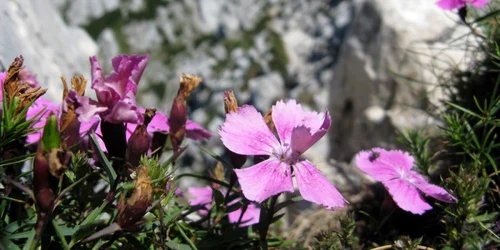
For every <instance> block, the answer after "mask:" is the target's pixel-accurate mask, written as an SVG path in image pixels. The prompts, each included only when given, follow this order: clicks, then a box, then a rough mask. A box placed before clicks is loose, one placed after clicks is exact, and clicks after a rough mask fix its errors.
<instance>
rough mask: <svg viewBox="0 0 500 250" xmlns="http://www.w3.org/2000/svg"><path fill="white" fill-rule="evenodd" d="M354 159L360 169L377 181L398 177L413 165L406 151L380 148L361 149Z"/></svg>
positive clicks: (408, 170)
mask: <svg viewBox="0 0 500 250" xmlns="http://www.w3.org/2000/svg"><path fill="white" fill-rule="evenodd" d="M355 161H356V166H357V167H358V168H359V169H360V170H361V171H363V172H365V173H366V174H368V175H369V176H371V177H373V178H374V179H375V180H377V181H386V180H390V179H394V178H400V177H401V176H402V175H404V174H405V173H408V172H410V170H411V168H412V166H413V157H412V156H411V155H410V154H408V153H407V152H403V151H399V150H391V151H387V150H385V149H382V148H373V149H372V150H370V151H361V152H359V153H358V154H357V155H356V160H355Z"/></svg>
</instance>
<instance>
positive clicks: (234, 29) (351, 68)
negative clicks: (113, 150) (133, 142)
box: [0, 0, 474, 197]
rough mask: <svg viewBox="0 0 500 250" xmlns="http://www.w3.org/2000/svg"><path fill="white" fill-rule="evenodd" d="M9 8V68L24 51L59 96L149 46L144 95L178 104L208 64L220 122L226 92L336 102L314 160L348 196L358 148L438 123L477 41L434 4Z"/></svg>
mask: <svg viewBox="0 0 500 250" xmlns="http://www.w3.org/2000/svg"><path fill="white" fill-rule="evenodd" d="M0 13H2V14H1V15H0V27H1V28H0V30H1V31H2V35H1V36H0V67H4V68H5V67H7V66H8V64H9V63H10V62H11V61H12V59H13V58H14V57H15V56H17V55H19V54H22V55H23V56H24V57H25V58H26V60H25V61H26V62H27V65H28V67H29V68H30V69H32V70H33V71H34V72H35V73H36V74H37V75H38V79H39V81H40V82H41V84H42V85H44V86H45V87H49V92H48V96H49V97H50V98H51V99H54V100H58V99H59V98H60V97H59V96H60V95H61V93H60V92H61V88H60V86H61V85H60V81H59V76H60V75H62V74H64V75H66V76H68V77H69V76H71V75H73V74H76V73H79V74H83V75H84V76H86V77H87V78H88V77H89V63H88V57H89V56H91V55H94V54H97V55H98V57H99V58H100V60H101V65H102V66H103V67H104V68H105V71H109V70H110V69H109V67H110V60H111V58H112V57H114V56H115V55H117V54H120V53H136V54H141V53H149V54H150V61H149V64H148V67H147V69H146V72H145V75H144V77H143V79H142V80H141V84H140V95H139V98H140V100H139V103H140V104H142V105H143V106H156V107H159V108H160V110H163V111H168V110H169V107H170V103H171V100H172V98H173V96H174V94H175V92H176V90H177V82H178V78H179V75H180V73H181V72H187V73H191V74H198V75H200V76H202V77H203V78H204V84H203V86H202V87H201V88H200V89H199V90H197V93H195V95H194V98H193V99H192V100H191V102H190V107H191V118H192V119H193V120H195V121H197V122H199V123H201V124H203V125H204V126H206V127H207V128H208V129H209V130H211V131H213V132H216V131H217V128H218V126H219V125H220V124H221V123H222V122H223V117H224V116H223V112H224V109H223V104H222V100H223V99H222V91H223V90H225V89H227V88H232V89H233V90H234V91H235V93H236V95H237V98H238V100H239V102H240V104H246V103H248V104H253V105H255V106H256V107H257V108H258V109H260V110H261V111H263V112H265V111H266V110H267V109H269V108H270V106H271V105H272V104H273V103H274V102H275V101H276V100H279V99H282V98H295V99H297V100H298V101H299V102H300V103H302V104H305V106H306V107H307V108H309V109H314V110H325V109H329V110H330V112H331V114H332V116H333V119H334V124H333V126H332V128H331V129H330V134H329V136H328V137H329V138H328V139H323V140H321V141H320V143H319V144H317V145H316V146H315V147H314V148H313V149H311V150H309V151H308V153H307V156H308V157H310V158H312V159H313V161H314V162H316V163H317V165H318V166H319V167H320V168H321V170H322V171H323V172H324V173H325V174H326V175H327V176H329V177H330V178H331V179H332V181H334V182H335V183H336V186H337V187H339V189H341V192H342V193H343V194H345V195H347V196H348V197H349V195H348V194H352V195H354V194H356V193H358V192H359V190H360V189H361V185H362V182H361V178H360V176H359V175H357V173H356V172H355V171H354V170H353V168H352V167H351V166H350V165H349V164H348V163H349V162H350V161H351V159H352V157H353V156H354V154H355V153H356V152H358V151H359V150H361V149H368V148H371V147H374V146H382V147H389V148H392V147H396V146H397V144H396V140H395V135H396V132H397V131H399V132H404V131H405V130H406V129H408V128H413V129H430V130H432V128H433V127H435V126H436V125H438V124H439V120H436V119H435V118H433V117H432V116H431V115H429V111H436V110H439V108H440V107H441V105H440V100H442V99H443V98H444V96H443V93H442V90H441V89H440V88H439V86H437V85H436V82H437V80H438V78H439V77H441V76H442V74H443V72H445V71H446V70H449V69H450V68H454V67H463V66H466V65H467V64H468V63H469V62H468V61H466V60H465V59H464V57H465V55H466V51H467V46H471V45H474V41H469V40H468V39H467V35H466V34H467V33H468V32H469V30H468V29H467V28H465V27H464V26H462V25H460V22H459V21H458V17H457V16H456V14H454V13H452V12H444V11H442V10H440V9H438V8H437V7H436V6H435V0H352V1H347V0H345V1H341V0H329V1H322V0H255V1H247V0H231V1H224V0H183V1H167V0H157V1H155V0H71V1H70V0H6V1H5V3H3V4H2V5H0ZM457 38H460V39H457ZM450 48H451V49H450ZM89 93H90V91H89ZM216 137H217V136H216ZM208 144H209V146H210V147H211V148H212V149H214V150H215V151H216V152H219V153H221V152H222V149H221V147H220V146H221V144H220V142H219V140H218V138H214V139H213V140H211V141H210V142H208ZM190 150H196V149H195V147H192V148H191V149H190ZM194 155H198V156H197V157H201V156H199V155H200V154H194ZM194 160H195V164H193V165H194V166H196V167H194V168H193V169H191V170H192V171H199V170H201V169H202V168H203V167H204V165H206V163H204V161H205V160H206V159H202V158H196V159H194ZM203 163H204V164H203ZM332 165H336V166H337V167H336V168H334V167H332Z"/></svg>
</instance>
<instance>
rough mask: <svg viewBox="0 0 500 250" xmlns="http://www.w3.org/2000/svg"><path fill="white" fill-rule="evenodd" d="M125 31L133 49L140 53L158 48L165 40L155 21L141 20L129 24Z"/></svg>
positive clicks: (128, 42)
mask: <svg viewBox="0 0 500 250" xmlns="http://www.w3.org/2000/svg"><path fill="white" fill-rule="evenodd" d="M123 31H124V32H125V34H126V37H127V44H128V45H129V46H130V48H131V50H132V51H134V52H136V53H140V52H148V51H155V50H158V49H159V48H160V46H161V43H162V41H163V39H162V37H161V36H160V33H159V32H158V28H157V27H156V23H155V22H154V21H141V22H134V23H130V24H127V25H126V26H125V27H124V28H123Z"/></svg>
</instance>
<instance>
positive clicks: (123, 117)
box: [0, 55, 212, 151]
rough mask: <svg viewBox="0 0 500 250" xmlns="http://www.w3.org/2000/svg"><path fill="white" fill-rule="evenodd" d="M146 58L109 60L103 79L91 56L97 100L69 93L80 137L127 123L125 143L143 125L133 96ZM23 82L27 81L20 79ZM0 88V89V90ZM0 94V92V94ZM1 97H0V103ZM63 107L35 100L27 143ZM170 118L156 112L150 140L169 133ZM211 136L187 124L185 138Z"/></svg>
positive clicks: (37, 136)
mask: <svg viewBox="0 0 500 250" xmlns="http://www.w3.org/2000/svg"><path fill="white" fill-rule="evenodd" d="M147 61H148V56H147V55H143V56H136V55H120V56H117V57H115V58H113V60H112V66H113V69H114V70H113V71H112V72H111V73H110V74H109V75H107V76H103V73H102V68H101V66H100V64H99V62H98V61H97V58H96V57H95V56H93V57H90V64H91V73H92V74H91V75H92V85H91V87H92V89H94V90H95V91H96V96H97V101H95V100H92V99H90V98H88V97H85V96H78V95H71V94H72V93H74V91H73V90H70V92H69V94H68V97H67V98H72V99H73V100H72V102H73V103H76V106H77V108H76V113H77V115H78V120H79V121H80V122H81V125H80V135H81V136H82V137H83V135H86V134H88V133H89V132H91V131H95V132H96V134H98V135H99V136H102V132H101V129H100V126H99V124H100V122H101V121H107V122H110V123H125V124H126V128H127V130H126V139H127V140H128V139H129V138H130V136H131V135H132V133H133V132H134V130H135V128H136V127H137V125H138V124H139V125H140V124H142V123H143V122H144V118H143V114H144V112H145V109H144V108H141V107H138V106H137V104H136V94H137V87H138V84H139V80H140V78H141V76H142V74H143V72H144V70H145V67H146V65H147ZM5 75H6V73H5V72H0V84H3V80H4V78H5ZM25 75H26V76H27V77H29V79H31V80H32V81H33V82H34V84H37V83H36V81H35V80H34V77H33V76H32V75H31V74H25ZM23 80H24V81H26V80H28V78H26V79H23ZM0 89H2V88H0ZM0 93H1V92H0ZM1 99H2V96H1V95H0V101H1ZM63 108H64V102H63V104H61V105H59V104H56V103H54V102H52V101H50V100H47V99H44V98H38V99H37V100H36V101H35V102H34V103H33V105H32V106H31V107H30V108H29V109H28V113H27V119H31V118H33V117H35V116H36V115H38V114H40V113H41V115H40V117H39V119H38V120H37V122H36V123H35V124H34V126H33V127H34V128H35V129H39V130H37V131H36V132H35V133H32V134H30V135H28V137H27V143H30V144H31V143H36V142H38V141H39V140H40V137H41V135H42V133H43V130H42V129H43V126H44V125H45V122H46V119H47V118H48V117H49V115H50V114H51V113H55V114H58V115H60V114H61V109H63ZM169 119H170V118H169V116H167V115H166V114H164V113H162V112H159V111H158V112H156V115H155V116H154V117H153V119H152V121H151V123H150V124H149V125H148V127H147V131H148V134H149V139H151V138H152V134H153V133H154V132H164V133H168V132H169V131H170V126H169ZM211 135H212V134H211V133H210V132H208V131H207V130H205V129H204V128H203V127H202V126H200V125H198V124H196V123H195V122H193V121H190V120H187V122H186V136H187V137H188V138H191V139H195V140H205V139H208V138H210V137H211ZM98 140H99V143H100V146H101V148H102V149H103V150H104V151H106V146H105V144H104V143H103V141H102V140H101V138H100V137H99V138H98Z"/></svg>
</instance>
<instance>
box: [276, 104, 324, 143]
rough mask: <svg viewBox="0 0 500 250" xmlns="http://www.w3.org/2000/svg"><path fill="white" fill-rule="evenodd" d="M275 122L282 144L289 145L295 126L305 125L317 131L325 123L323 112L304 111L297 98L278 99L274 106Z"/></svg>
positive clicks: (313, 131) (314, 131)
mask: <svg viewBox="0 0 500 250" xmlns="http://www.w3.org/2000/svg"><path fill="white" fill-rule="evenodd" d="M272 117H273V122H274V125H275V127H276V131H277V132H278V136H279V138H280V141H281V144H283V145H287V144H288V145H289V144H290V141H291V138H292V131H293V129H294V128H295V127H299V126H304V127H307V128H310V129H311V133H316V132H317V131H318V130H319V129H320V127H321V126H322V125H323V123H324V120H325V118H324V116H323V114H321V113H317V112H309V111H304V110H303V109H302V106H301V105H300V104H298V103H297V102H296V101H295V100H293V99H291V100H288V101H287V102H283V101H278V102H277V103H276V104H275V105H274V106H273V107H272Z"/></svg>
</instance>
